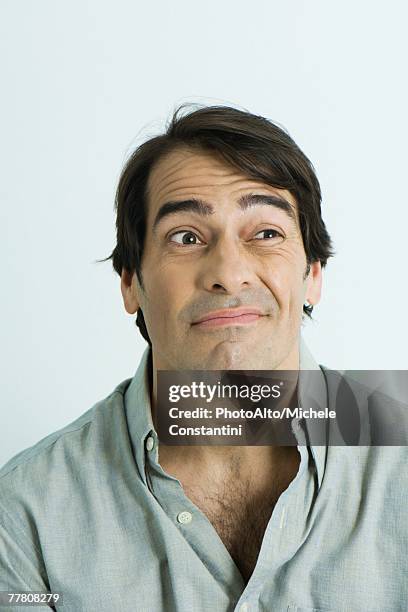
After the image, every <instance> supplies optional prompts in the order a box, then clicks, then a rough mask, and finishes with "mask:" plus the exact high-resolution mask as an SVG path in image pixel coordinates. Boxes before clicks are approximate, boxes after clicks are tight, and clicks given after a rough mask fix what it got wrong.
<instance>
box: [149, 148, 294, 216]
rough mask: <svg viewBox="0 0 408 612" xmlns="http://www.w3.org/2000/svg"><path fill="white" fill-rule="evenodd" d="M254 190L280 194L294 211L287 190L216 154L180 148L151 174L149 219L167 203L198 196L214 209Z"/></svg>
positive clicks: (158, 163) (261, 192)
mask: <svg viewBox="0 0 408 612" xmlns="http://www.w3.org/2000/svg"><path fill="white" fill-rule="evenodd" d="M255 188H256V192H257V193H260V194H266V195H268V194H270V195H280V196H282V197H284V198H285V199H286V200H288V201H289V202H290V203H291V204H292V205H293V208H294V209H295V210H296V209H297V205H296V200H295V198H294V196H293V195H292V194H291V193H290V192H289V191H287V190H286V189H280V188H277V187H272V186H271V185H268V184H267V183H264V182H262V181H260V180H257V179H254V178H250V177H248V176H247V175H245V174H244V173H243V172H242V171H240V170H239V169H238V168H235V167H233V166H232V165H230V164H228V163H227V162H226V161H225V160H224V159H222V158H221V156H220V155H219V154H217V153H216V152H214V153H213V152H207V151H201V150H192V149H189V148H187V147H183V148H181V147H180V148H178V149H175V150H173V151H171V152H170V153H167V154H165V155H163V157H162V158H160V159H159V160H158V162H156V164H155V165H154V166H153V168H152V169H151V171H150V174H149V178H148V181H147V190H146V195H147V203H148V217H150V218H152V215H153V214H154V213H155V212H157V210H158V209H159V207H160V206H161V205H162V204H163V203H165V202H167V201H174V200H177V199H185V198H186V197H197V198H203V199H208V200H210V201H212V202H213V204H214V206H216V205H217V201H222V200H223V199H228V200H237V199H238V198H239V196H240V195H242V194H243V193H245V192H249V191H253V190H254V189H255Z"/></svg>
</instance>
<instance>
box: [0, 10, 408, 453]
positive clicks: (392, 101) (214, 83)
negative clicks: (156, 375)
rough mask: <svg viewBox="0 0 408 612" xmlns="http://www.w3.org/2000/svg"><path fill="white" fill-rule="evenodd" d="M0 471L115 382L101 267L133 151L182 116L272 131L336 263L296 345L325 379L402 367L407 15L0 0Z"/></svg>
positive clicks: (113, 289) (116, 305)
mask: <svg viewBox="0 0 408 612" xmlns="http://www.w3.org/2000/svg"><path fill="white" fill-rule="evenodd" d="M0 12H1V15H0V23H1V26H0V29H1V31H0V45H1V54H0V57H1V62H2V66H1V87H2V93H1V98H0V99H1V115H0V117H1V124H2V125H1V134H2V136H1V160H0V161H1V171H2V172H1V174H2V180H1V224H0V232H1V235H0V244H1V260H0V261H1V288H2V299H1V302H0V304H1V405H0V410H1V421H0V464H2V463H4V462H5V461H6V460H7V459H9V458H10V457H11V455H13V454H15V453H17V452H18V451H20V450H22V449H23V448H25V447H27V446H29V445H32V444H34V443H35V442H37V441H38V440H39V439H40V438H41V437H43V436H45V435H46V434H48V433H50V432H52V431H54V430H56V429H58V428H60V427H63V426H64V425H66V424H67V423H69V422H70V421H72V420H73V419H74V418H76V417H77V416H79V415H80V414H82V413H83V412H85V411H86V410H87V409H88V408H90V407H91V406H92V405H93V404H94V403H95V402H96V401H98V400H99V399H102V398H103V397H105V396H106V395H108V394H109V393H110V392H111V391H112V390H113V389H114V387H115V386H116V385H117V384H118V383H119V382H120V381H122V380H124V379H125V378H128V377H131V376H133V374H134V372H135V370H136V368H137V365H138V362H139V358H140V355H141V353H142V350H143V348H144V346H145V343H144V341H143V339H142V338H141V336H140V334H139V332H138V330H137V328H136V327H135V325H134V317H133V316H130V315H127V314H126V312H125V310H124V308H123V305H122V301H121V294H120V284H119V277H118V276H117V275H116V274H115V273H114V272H113V270H112V267H111V264H110V262H108V263H104V264H95V263H93V262H94V261H95V260H96V259H101V258H103V257H106V256H107V255H109V254H110V252H111V250H112V248H113V246H114V241H115V227H114V223H115V216H114V210H113V198H114V191H115V188H116V184H117V180H118V177H119V174H120V170H121V167H122V165H123V163H124V161H125V159H126V157H127V156H128V155H129V153H130V152H131V151H132V150H133V148H134V147H135V146H136V145H137V144H139V143H140V142H142V141H143V140H145V139H146V138H148V137H150V136H153V135H156V134H157V133H158V132H160V130H161V129H162V128H163V127H164V123H165V121H166V120H167V119H168V117H169V116H170V114H171V112H172V111H173V110H174V108H175V107H176V106H177V105H178V104H180V103H181V102H189V101H190V102H202V103H207V104H229V105H233V106H238V107H240V108H244V109H247V110H249V111H250V112H253V113H256V114H260V115H264V116H266V117H268V118H269V119H272V120H273V121H276V122H278V123H279V124H281V125H283V126H285V127H286V128H287V129H288V131H289V133H290V134H291V136H292V137H293V138H294V139H295V141H296V142H297V143H298V144H299V146H300V147H301V148H302V149H303V151H304V152H305V153H306V155H307V156H308V157H309V158H310V159H311V161H312V162H313V164H314V166H315V168H316V172H317V175H318V178H319V180H320V183H321V187H322V192H323V218H324V220H325V222H326V224H327V227H328V230H329V232H330V234H331V235H332V237H333V240H334V245H335V249H336V251H337V255H336V256H335V258H333V259H332V260H330V261H329V264H328V267H327V268H326V271H325V273H324V292H323V298H322V301H321V304H320V305H319V306H318V307H317V308H316V309H315V314H314V317H315V322H314V323H308V324H307V326H306V329H305V330H304V337H305V339H306V341H307V343H308V345H309V347H310V349H311V350H312V352H313V354H314V355H315V357H316V359H317V361H318V362H319V363H322V364H324V365H326V366H328V367H332V368H338V369H353V368H357V369H406V368H407V357H406V347H407V340H408V338H407V336H408V333H407V326H406V316H407V309H406V304H407V297H408V292H407V274H406V267H407V263H408V257H407V241H408V214H407V198H406V193H405V191H406V185H405V182H406V176H407V169H406V168H407V136H408V134H407V120H406V114H407V108H408V100H407V86H406V66H407V62H406V60H407V51H408V48H407V46H408V45H407V42H406V40H407V38H406V23H407V17H408V11H407V9H406V3H405V2H403V1H401V2H395V1H391V2H386V3H380V2H373V1H372V0H370V1H368V0H365V1H362V0H360V1H359V2H355V0H342V2H327V0H318V1H313V0H307V1H306V0H302V1H300V0H299V1H296V2H295V1H293V2H291V1H286V2H284V1H281V2H273V1H271V0H268V1H265V2H259V1H258V2H257V1H254V2H250V3H248V2H237V1H234V2H232V1H220V0H217V1H215V0H206V2H202V3H195V2H192V1H191V0H189V1H175V2H165V1H162V2H154V1H153V2H150V3H147V2H137V1H135V0H132V1H130V0H129V1H125V0H115V1H113V0H112V1H110V2H107V1H105V2H103V1H101V0H92V1H91V0H88V1H85V0H69V1H68V0H59V1H58V0H39V1H36V2H34V1H30V0H25V1H19V0H2V3H1V10H0Z"/></svg>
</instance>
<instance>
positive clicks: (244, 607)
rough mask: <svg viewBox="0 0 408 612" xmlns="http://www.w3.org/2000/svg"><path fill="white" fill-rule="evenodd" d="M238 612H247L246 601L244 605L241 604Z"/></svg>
mask: <svg viewBox="0 0 408 612" xmlns="http://www.w3.org/2000/svg"><path fill="white" fill-rule="evenodd" d="M239 612H249V605H248V604H247V602H246V601H244V603H243V604H241V606H240V608H239Z"/></svg>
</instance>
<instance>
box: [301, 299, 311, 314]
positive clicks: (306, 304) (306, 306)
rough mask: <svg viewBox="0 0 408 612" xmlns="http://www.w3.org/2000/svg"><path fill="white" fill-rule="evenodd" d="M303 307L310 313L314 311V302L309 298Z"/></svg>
mask: <svg viewBox="0 0 408 612" xmlns="http://www.w3.org/2000/svg"><path fill="white" fill-rule="evenodd" d="M303 308H304V309H305V310H306V311H307V312H308V313H309V314H310V313H311V312H312V311H313V304H311V303H310V302H309V301H308V300H306V302H305V303H304V305H303Z"/></svg>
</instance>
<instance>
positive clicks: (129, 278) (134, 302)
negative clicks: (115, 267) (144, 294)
mask: <svg viewBox="0 0 408 612" xmlns="http://www.w3.org/2000/svg"><path fill="white" fill-rule="evenodd" d="M137 286H138V282H137V277H136V272H133V274H131V273H130V272H128V271H127V270H125V269H122V274H121V277H120V289H121V291H122V297H123V304H124V306H125V310H126V312H128V313H129V314H135V312H136V311H137V309H138V308H139V306H140V302H139V297H138V287H137Z"/></svg>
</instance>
